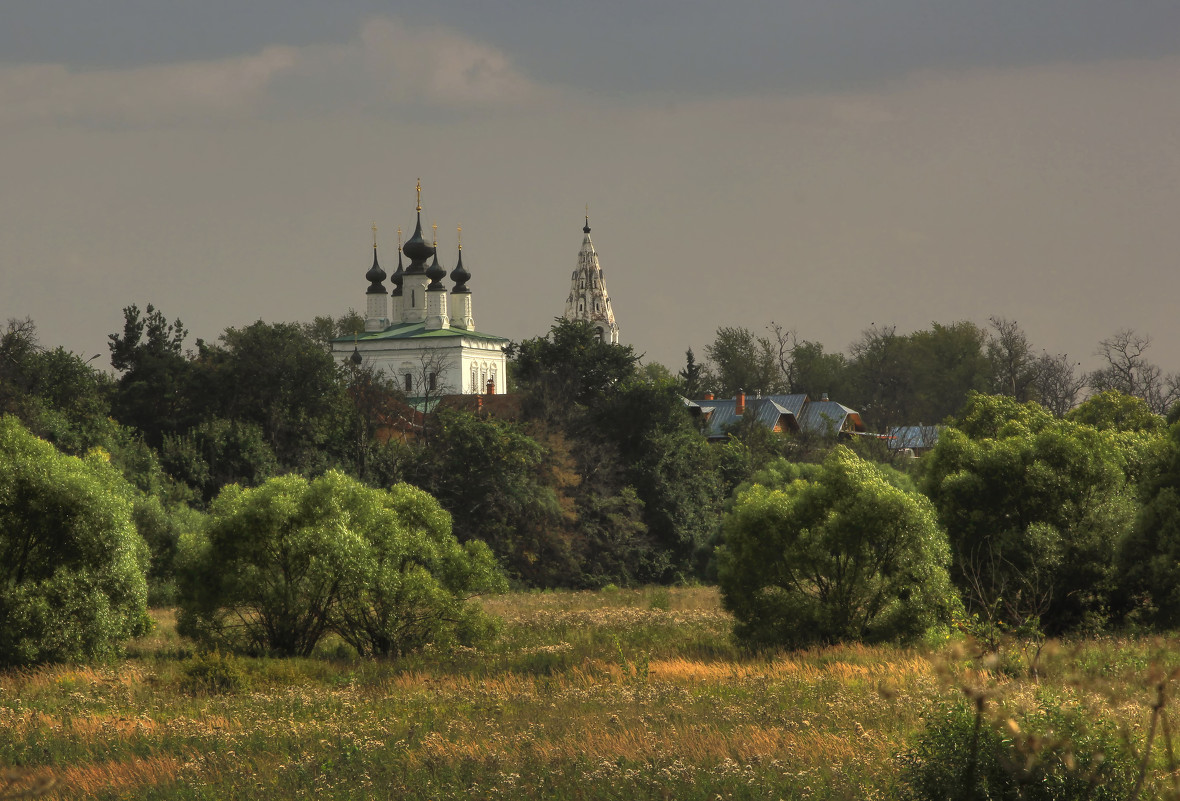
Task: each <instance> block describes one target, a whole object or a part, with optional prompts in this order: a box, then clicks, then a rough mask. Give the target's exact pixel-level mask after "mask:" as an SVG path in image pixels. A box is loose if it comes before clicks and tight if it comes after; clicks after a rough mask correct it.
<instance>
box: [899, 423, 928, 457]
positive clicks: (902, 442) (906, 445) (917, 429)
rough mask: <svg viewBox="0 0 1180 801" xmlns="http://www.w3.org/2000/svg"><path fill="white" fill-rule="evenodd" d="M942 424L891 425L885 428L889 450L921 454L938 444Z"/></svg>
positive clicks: (915, 454)
mask: <svg viewBox="0 0 1180 801" xmlns="http://www.w3.org/2000/svg"><path fill="white" fill-rule="evenodd" d="M939 428H940V426H924V425H922V424H921V423H919V424H918V425H916V426H889V427H888V428H886V429H885V438H886V439H887V440H888V441H889V450H891V451H894V452H896V453H900V452H904V451H909V452H910V453H911V454H912V455H914V456H921V455H922V454H924V453H927V452H928V451H930V450H931V449H932V448H933V447H934V446H935V445H937V444H938V431H939Z"/></svg>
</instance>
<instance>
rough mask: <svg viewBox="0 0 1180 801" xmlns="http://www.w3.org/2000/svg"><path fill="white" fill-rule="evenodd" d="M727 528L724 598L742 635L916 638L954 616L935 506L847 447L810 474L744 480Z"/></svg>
mask: <svg viewBox="0 0 1180 801" xmlns="http://www.w3.org/2000/svg"><path fill="white" fill-rule="evenodd" d="M723 536H724V545H723V546H722V547H721V549H720V550H719V553H718V563H719V579H720V584H721V592H722V602H723V604H724V605H725V608H726V609H728V610H729V611H731V612H732V613H733V615H734V618H735V619H736V624H735V629H734V630H735V633H736V634H737V636H738V637H739V638H741V639H743V640H745V641H747V642H750V643H753V644H757V645H787V646H791V647H801V646H806V645H810V644H814V643H828V642H839V641H847V640H869V641H877V640H894V639H897V640H912V639H914V638H916V637H919V636H921V635H922V634H923V633H924V632H926V631H927V630H928V629H929V628H930V627H932V626H935V625H938V624H939V623H942V624H946V623H949V620H950V612H951V610H952V609H953V608H954V605H955V594H954V589H953V587H952V586H951V582H950V579H949V577H948V575H947V566H948V564H949V562H950V554H949V549H948V548H947V543H946V535H945V534H944V533H943V532H942V530H941V529H940V528H939V527H938V524H937V521H936V519H935V515H934V510H933V508H932V507H931V506H930V504H929V502H928V501H926V499H925V498H923V497H922V496H921V495H918V494H915V493H907V492H905V491H903V490H901V489H899V488H897V487H896V486H894V485H893V483H891V482H890V481H889V480H887V479H886V478H885V476H884V475H883V474H882V472H881V469H880V468H878V467H876V466H874V465H873V464H871V463H869V462H865V461H863V460H862V459H860V458H858V457H857V456H856V455H855V454H854V453H852V451H850V450H848V449H847V448H843V447H838V448H837V449H836V450H835V451H833V452H832V454H831V455H830V456H829V457H828V458H827V460H826V461H825V462H824V464H823V466H822V468H820V469H819V470H818V471H817V472H815V473H814V474H813V475H812V476H811V477H810V478H808V479H806V480H794V481H791V482H789V483H785V484H781V485H777V486H766V485H763V484H755V485H753V486H751V487H749V488H748V489H747V490H745V491H744V492H743V493H741V494H740V495H739V496H738V498H737V499H736V501H735V502H734V505H733V509H732V510H731V511H730V512H729V513H728V514H727V515H726V518H725V522H724V525H723Z"/></svg>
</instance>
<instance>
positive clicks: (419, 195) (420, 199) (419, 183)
mask: <svg viewBox="0 0 1180 801" xmlns="http://www.w3.org/2000/svg"><path fill="white" fill-rule="evenodd" d="M418 211H422V179H421V178H419V179H418Z"/></svg>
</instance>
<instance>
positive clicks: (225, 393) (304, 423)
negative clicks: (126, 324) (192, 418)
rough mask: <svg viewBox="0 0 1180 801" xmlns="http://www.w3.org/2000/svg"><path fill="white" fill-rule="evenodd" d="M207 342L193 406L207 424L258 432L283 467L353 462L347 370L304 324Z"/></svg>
mask: <svg viewBox="0 0 1180 801" xmlns="http://www.w3.org/2000/svg"><path fill="white" fill-rule="evenodd" d="M219 343H220V344H217V345H209V344H205V343H201V347H200V352H199V355H198V358H197V360H196V363H195V365H194V368H195V374H196V378H197V381H196V383H195V384H194V389H193V395H194V402H197V403H200V406H201V409H202V418H203V419H206V420H208V419H213V418H222V419H225V420H231V421H239V422H245V423H251V424H253V425H256V426H258V427H259V428H260V429H261V431H262V434H263V436H264V438H265V439H266V442H267V443H268V444H269V446H270V448H271V449H272V450H273V451H274V454H275V457H276V458H277V459H278V462H279V464H280V465H281V466H283V467H285V468H287V469H294V470H301V471H311V472H319V471H321V470H323V469H325V468H327V467H331V466H334V465H337V464H339V463H341V461H344V460H347V459H348V457H349V455H350V453H351V451H352V449H351V448H350V447H349V440H350V437H349V434H348V427H349V425H348V407H349V403H348V398H347V395H346V390H345V382H344V380H343V377H342V375H341V368H339V367H338V366H337V364H336V363H335V361H334V360H333V358H332V356H331V354H330V353H328V352H326V351H325V350H324V349H323V347H321V346H320V345H319V344H318V343H317V342H316V341H315V340H314V339H312V338H311V337H310V336H309V335H308V334H307V333H306V332H305V331H304V330H303V329H302V328H301V327H300V326H299V325H297V324H295V323H265V322H262V321H261V320H259V321H258V322H255V323H252V324H251V325H248V326H246V327H245V328H227V329H226V330H225V331H224V332H223V333H222V334H221V336H220V338H219Z"/></svg>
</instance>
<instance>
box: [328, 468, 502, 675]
mask: <svg viewBox="0 0 1180 801" xmlns="http://www.w3.org/2000/svg"><path fill="white" fill-rule="evenodd" d="M325 478H329V479H330V480H331V481H332V482H334V484H335V488H334V491H335V493H336V494H337V495H338V496H342V497H343V498H344V500H343V503H344V505H345V506H346V508H348V509H350V510H352V519H351V523H352V525H353V526H354V527H356V528H357V530H359V531H360V532H361V534H362V536H363V537H364V546H365V547H364V550H363V554H362V559H361V562H360V564H359V565H358V568H359V569H357V570H355V571H353V572H351V573H350V574H349V575H350V578H349V580H346V581H345V582H344V585H343V587H342V590H343V591H342V592H341V597H340V602H339V603H338V604H337V607H336V610H335V613H334V615H333V621H334V628H335V630H336V632H337V633H338V634H339V635H340V636H341V637H342V638H343V639H344V640H345V641H346V642H347V643H348V644H349V645H351V646H353V647H354V648H356V650H357V652H358V653H360V654H362V655H366V654H373V655H380V656H386V655H390V654H401V653H405V652H407V651H413V650H415V649H417V648H420V647H422V646H423V645H426V644H427V643H435V644H450V643H459V644H462V645H474V644H475V643H477V642H480V641H483V640H485V639H487V638H488V637H489V636H490V635H491V634H492V633H493V631H494V629H495V625H494V623H493V621H492V619H491V618H490V617H488V616H487V615H486V614H484V612H483V610H482V609H480V608H479V607H478V606H477V605H475V604H469V603H467V600H468V598H470V597H471V596H472V595H474V594H477V593H482V592H498V591H503V590H504V589H506V582H505V581H504V578H503V577H502V576H501V574H500V572H499V570H498V568H497V567H496V561H495V558H494V557H493V556H492V552H491V550H489V549H488V546H487V545H485V544H484V543H483V542H481V541H480V540H470V541H468V542H466V543H463V544H462V545H460V544H459V542H458V541H457V540H456V539H455V537H454V536H453V535H452V534H451V516H450V515H448V514H447V513H446V512H445V511H443V509H442V507H440V506H439V505H438V501H436V500H435V499H434V498H432V497H431V496H430V495H428V494H427V493H425V492H423V491H422V490H420V489H417V488H415V487H411V486H409V485H406V484H399V485H397V486H394V487H393V488H392V489H391V490H389V491H388V492H381V491H379V490H372V489H369V488H367V487H363V486H361V485H360V484H357V483H356V482H354V481H351V480H350V479H347V478H345V477H344V476H342V475H339V474H334V475H330V476H329V477H325Z"/></svg>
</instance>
